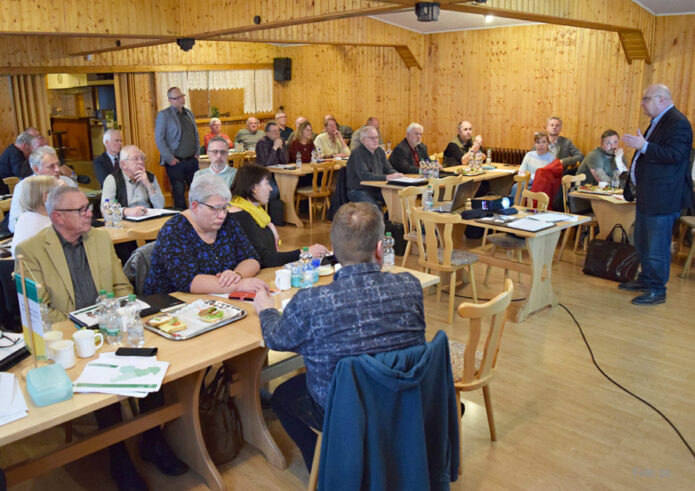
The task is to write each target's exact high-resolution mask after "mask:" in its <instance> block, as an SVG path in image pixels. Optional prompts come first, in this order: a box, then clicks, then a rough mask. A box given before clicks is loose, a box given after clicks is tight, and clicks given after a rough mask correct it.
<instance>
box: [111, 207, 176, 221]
mask: <svg viewBox="0 0 695 491" xmlns="http://www.w3.org/2000/svg"><path fill="white" fill-rule="evenodd" d="M177 213H179V212H178V211H176V210H166V209H164V208H148V209H147V213H145V214H144V215H142V216H139V217H133V216H130V217H123V219H124V220H128V221H130V222H142V221H143V220H151V219H152V218H159V217H163V216H166V215H176V214H177Z"/></svg>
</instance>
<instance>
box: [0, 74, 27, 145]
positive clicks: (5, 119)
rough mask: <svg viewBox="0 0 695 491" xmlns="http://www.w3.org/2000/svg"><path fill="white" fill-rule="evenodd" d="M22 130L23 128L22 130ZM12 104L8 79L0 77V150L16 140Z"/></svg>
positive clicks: (15, 125)
mask: <svg viewBox="0 0 695 491" xmlns="http://www.w3.org/2000/svg"><path fill="white" fill-rule="evenodd" d="M22 129H24V128H22ZM17 134H18V130H17V124H16V122H15V113H14V104H13V103H12V86H11V85H10V77H9V75H8V76H3V77H0V148H2V150H4V149H5V147H7V145H9V144H10V143H13V142H14V140H15V138H17Z"/></svg>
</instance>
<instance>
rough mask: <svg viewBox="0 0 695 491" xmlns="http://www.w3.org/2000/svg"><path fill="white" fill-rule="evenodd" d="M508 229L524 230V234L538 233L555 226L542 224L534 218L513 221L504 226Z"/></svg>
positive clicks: (542, 222)
mask: <svg viewBox="0 0 695 491" xmlns="http://www.w3.org/2000/svg"><path fill="white" fill-rule="evenodd" d="M506 226H507V227H509V228H515V229H518V230H524V231H526V232H538V231H539V230H543V229H546V228H549V227H553V226H555V224H554V223H548V222H544V221H542V220H536V219H535V218H531V217H526V218H521V219H519V220H514V221H513V222H510V223H508V224H507V225H506Z"/></svg>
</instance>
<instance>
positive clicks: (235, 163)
mask: <svg viewBox="0 0 695 491" xmlns="http://www.w3.org/2000/svg"><path fill="white" fill-rule="evenodd" d="M229 157H230V158H231V159H232V167H234V168H235V169H238V168H239V167H241V166H242V165H244V161H245V160H246V153H233V154H231V155H230V156H229Z"/></svg>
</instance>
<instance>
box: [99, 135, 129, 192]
mask: <svg viewBox="0 0 695 491" xmlns="http://www.w3.org/2000/svg"><path fill="white" fill-rule="evenodd" d="M102 141H103V142H104V147H106V151H105V152H104V153H102V154H101V155H99V156H98V157H97V158H95V159H94V175H95V176H96V178H97V181H99V184H100V185H101V186H102V187H103V186H104V180H105V179H106V176H108V175H109V174H111V173H112V172H113V171H114V170H118V169H120V163H119V161H118V154H119V153H120V152H121V148H123V136H122V135H121V132H120V131H118V130H106V131H105V132H104V138H103V140H102Z"/></svg>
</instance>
